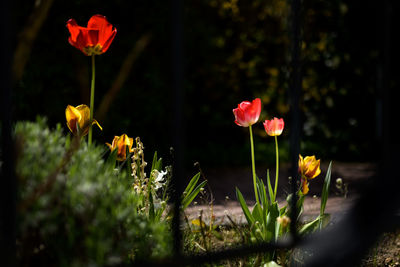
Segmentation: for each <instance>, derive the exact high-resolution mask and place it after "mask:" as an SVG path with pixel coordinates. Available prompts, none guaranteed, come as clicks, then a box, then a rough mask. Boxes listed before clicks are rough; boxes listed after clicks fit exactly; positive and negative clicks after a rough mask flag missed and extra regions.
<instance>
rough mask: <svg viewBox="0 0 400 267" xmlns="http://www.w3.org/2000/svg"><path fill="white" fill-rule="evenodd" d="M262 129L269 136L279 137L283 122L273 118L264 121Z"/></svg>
mask: <svg viewBox="0 0 400 267" xmlns="http://www.w3.org/2000/svg"><path fill="white" fill-rule="evenodd" d="M263 124H264V128H265V131H266V132H267V134H268V135H269V136H277V135H281V133H282V131H283V127H284V126H285V122H284V121H283V119H277V118H274V119H272V120H270V121H269V120H265V122H264V123H263Z"/></svg>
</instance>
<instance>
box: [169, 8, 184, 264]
mask: <svg viewBox="0 0 400 267" xmlns="http://www.w3.org/2000/svg"><path fill="white" fill-rule="evenodd" d="M172 72H173V73H172V79H173V81H172V83H173V88H174V97H175V103H174V125H173V126H174V131H173V135H174V136H173V143H174V152H175V153H174V168H173V177H172V181H171V182H172V188H173V192H174V193H173V202H174V218H173V221H172V228H173V235H174V244H173V248H174V257H175V258H178V257H179V256H180V255H181V254H182V233H181V231H180V218H181V216H180V205H181V199H180V196H181V194H182V182H183V181H184V179H183V176H184V166H183V164H184V148H185V126H184V119H183V114H184V110H183V105H184V89H183V76H184V75H183V0H172Z"/></svg>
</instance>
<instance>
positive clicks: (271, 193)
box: [267, 170, 274, 203]
mask: <svg viewBox="0 0 400 267" xmlns="http://www.w3.org/2000/svg"><path fill="white" fill-rule="evenodd" d="M267 186H268V192H269V199H270V200H271V203H272V202H274V199H273V196H274V191H273V190H272V186H271V178H270V177H269V170H267Z"/></svg>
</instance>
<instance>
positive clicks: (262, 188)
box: [256, 177, 268, 207]
mask: <svg viewBox="0 0 400 267" xmlns="http://www.w3.org/2000/svg"><path fill="white" fill-rule="evenodd" d="M256 179H257V191H258V195H259V197H260V200H261V204H262V207H265V206H266V205H268V199H267V192H266V191H265V185H264V182H263V181H262V180H261V179H259V178H258V177H256Z"/></svg>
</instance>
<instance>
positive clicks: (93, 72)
mask: <svg viewBox="0 0 400 267" xmlns="http://www.w3.org/2000/svg"><path fill="white" fill-rule="evenodd" d="M94 57H95V55H92V83H91V86H90V107H89V108H90V118H89V122H90V126H89V136H88V145H89V146H90V145H91V144H92V121H93V111H94V81H95V77H96V68H95V64H94Z"/></svg>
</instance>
